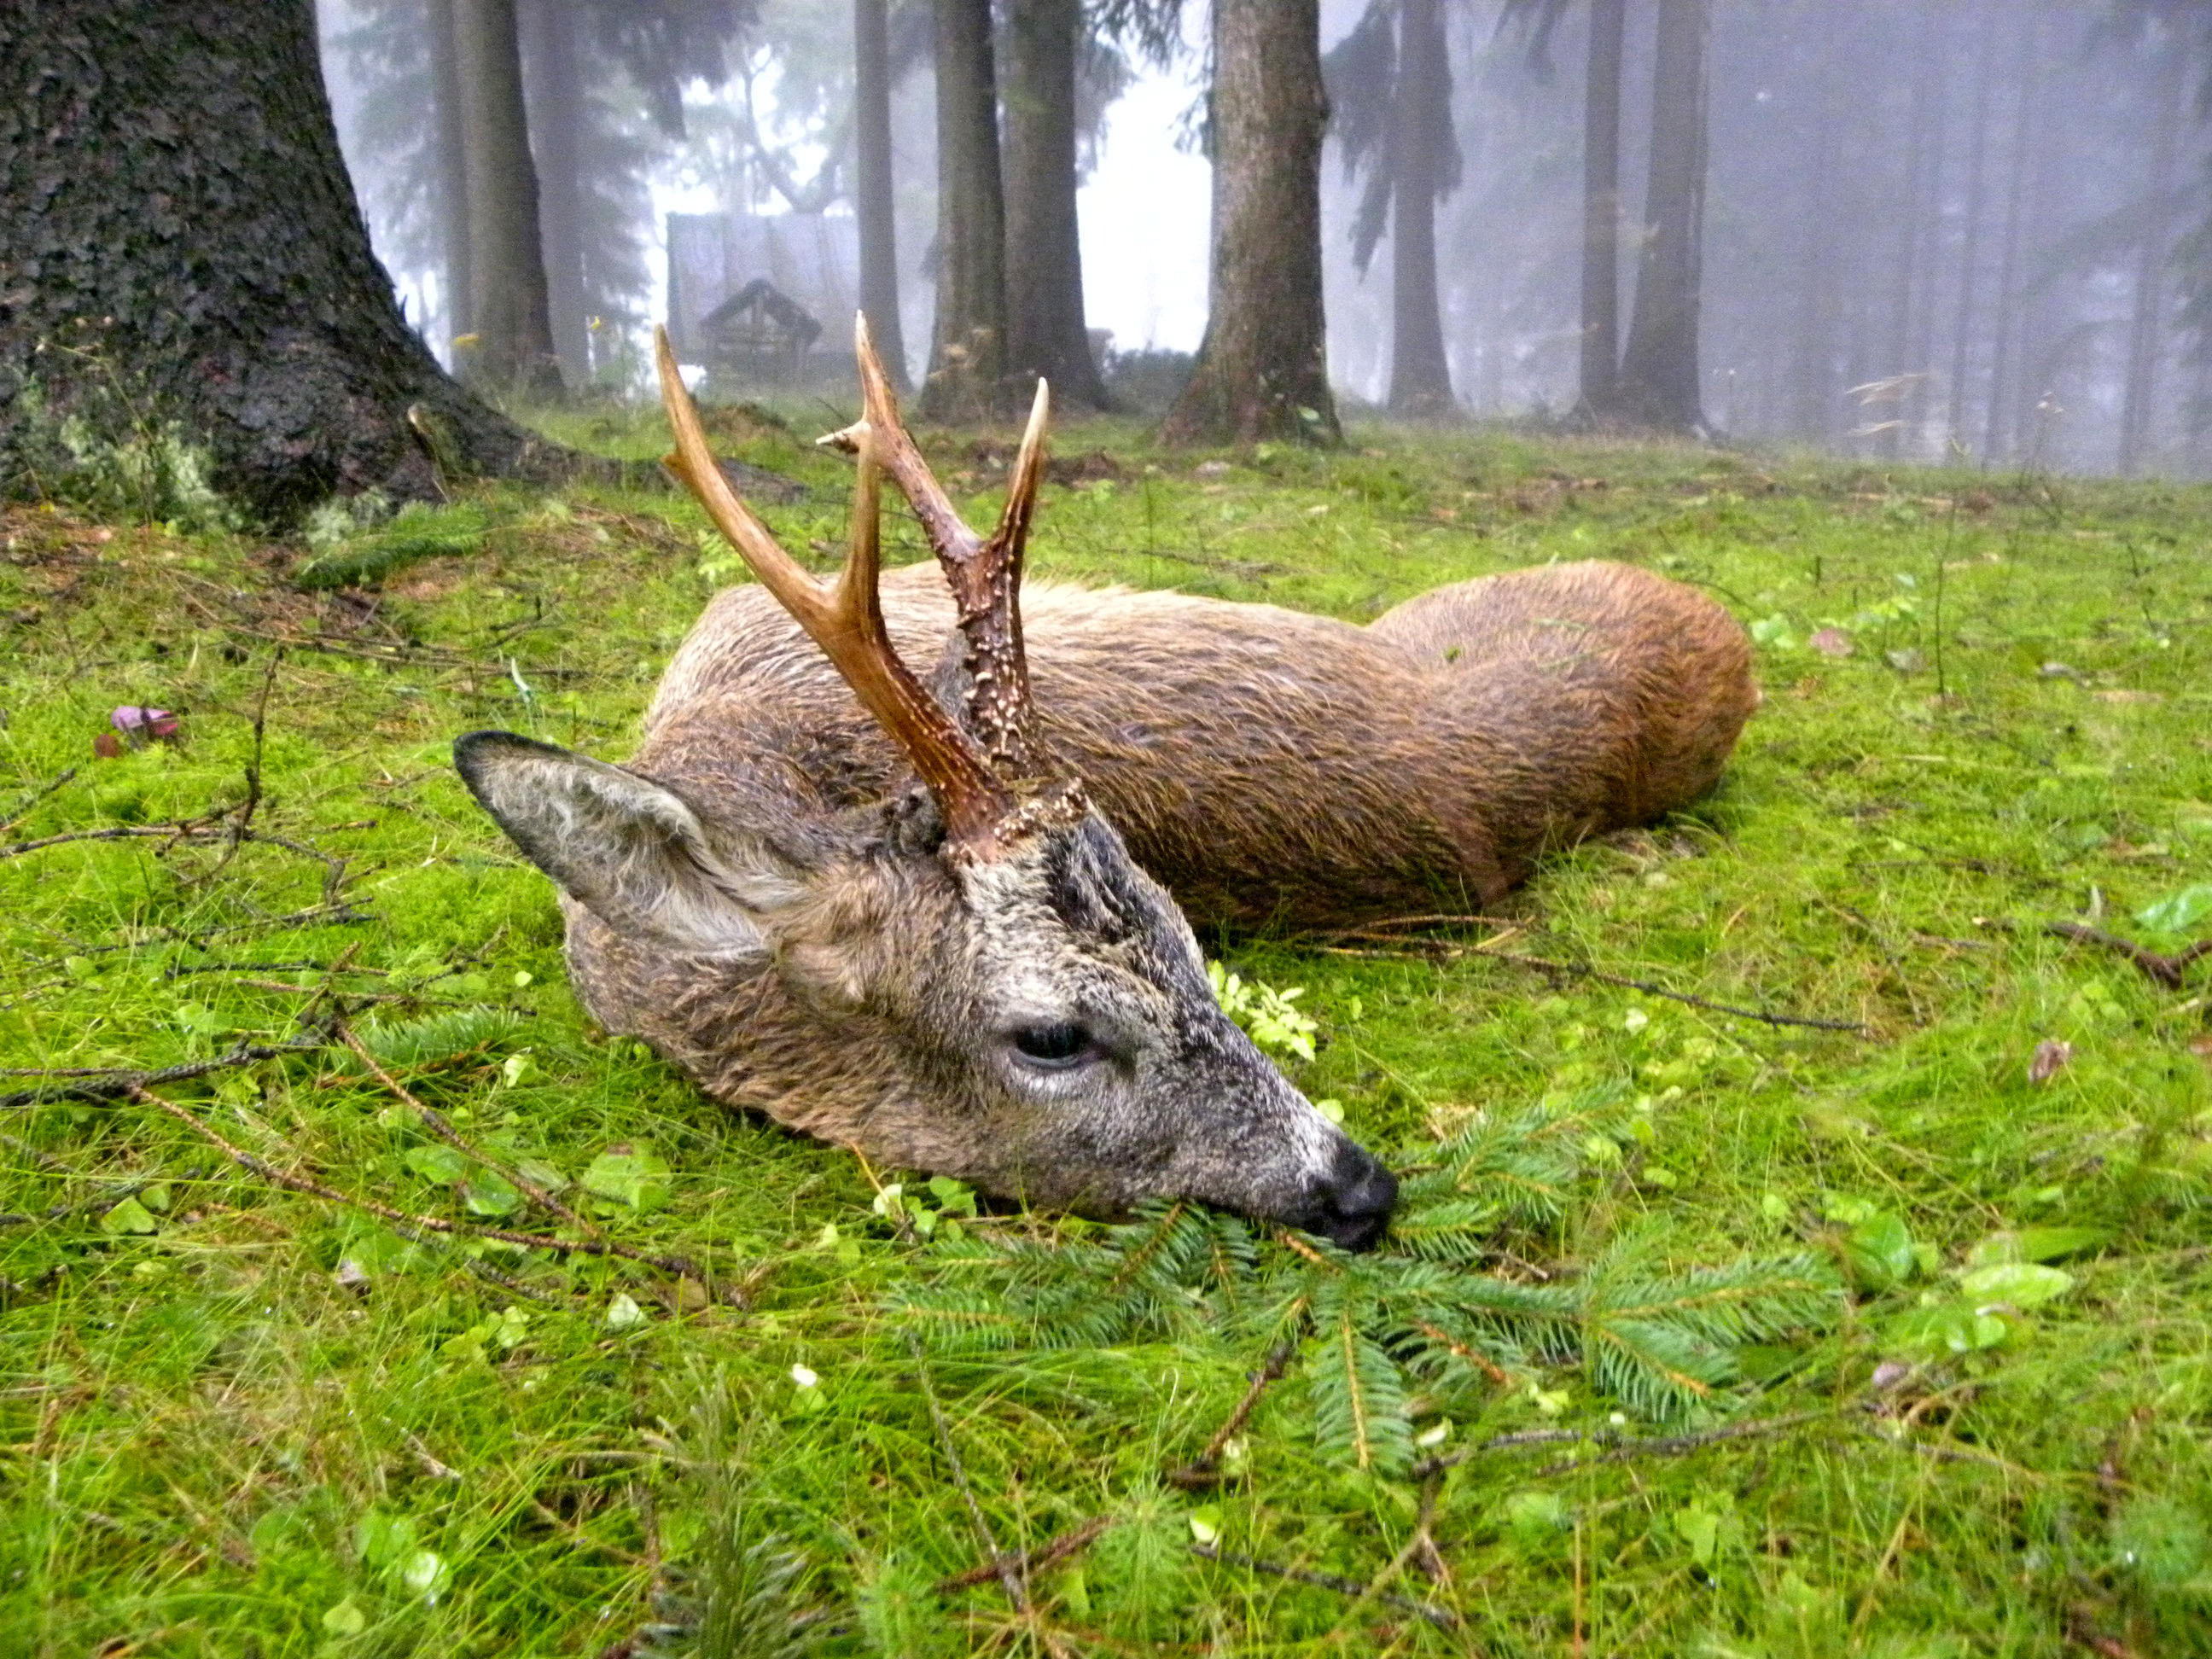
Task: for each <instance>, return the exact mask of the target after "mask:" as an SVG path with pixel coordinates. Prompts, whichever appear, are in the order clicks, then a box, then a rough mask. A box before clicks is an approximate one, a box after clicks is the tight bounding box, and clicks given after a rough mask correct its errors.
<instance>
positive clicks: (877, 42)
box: [853, 0, 907, 392]
mask: <svg viewBox="0 0 2212 1659" xmlns="http://www.w3.org/2000/svg"><path fill="white" fill-rule="evenodd" d="M888 10H889V8H888V6H887V5H886V3H885V0H853V126H854V151H855V155H854V174H855V177H854V185H855V189H854V211H855V213H856V215H857V216H858V218H859V220H860V311H861V313H862V314H863V315H865V316H866V318H867V319H868V331H869V332H870V333H871V334H872V336H873V337H874V338H875V342H876V351H877V353H878V356H881V357H882V358H883V360H884V368H885V369H886V370H887V371H889V373H890V377H891V384H892V385H893V386H895V387H896V388H897V389H898V390H899V391H901V392H904V391H905V390H906V387H907V362H906V331H905V330H904V329H903V328H902V326H901V325H900V322H899V281H898V214H897V200H898V198H897V194H896V188H895V185H894V180H893V177H892V161H891V51H890V21H889V17H888Z"/></svg>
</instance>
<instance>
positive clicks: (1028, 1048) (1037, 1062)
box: [1012, 1021, 1097, 1072]
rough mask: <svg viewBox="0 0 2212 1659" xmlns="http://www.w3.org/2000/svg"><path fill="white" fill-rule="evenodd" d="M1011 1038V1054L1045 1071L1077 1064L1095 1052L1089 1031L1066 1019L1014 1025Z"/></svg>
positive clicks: (1095, 1047)
mask: <svg viewBox="0 0 2212 1659" xmlns="http://www.w3.org/2000/svg"><path fill="white" fill-rule="evenodd" d="M1012 1042H1013V1045H1014V1052H1015V1053H1017V1054H1019V1055H1021V1057H1022V1058H1023V1059H1024V1060H1027V1061H1028V1062H1029V1063H1030V1065H1032V1066H1039V1067H1042V1069H1044V1070H1046V1071H1054V1072H1057V1071H1065V1070H1066V1069H1067V1068H1069V1067H1071V1066H1079V1065H1081V1064H1082V1063H1083V1062H1084V1061H1085V1060H1088V1059H1090V1058H1091V1055H1092V1054H1096V1053H1097V1043H1096V1042H1093V1041H1092V1040H1091V1033H1090V1032H1088V1031H1086V1030H1084V1029H1083V1027H1081V1026H1080V1025H1076V1024H1071V1023H1069V1022H1066V1021H1060V1022H1057V1023H1055V1024H1050V1025H1023V1026H1018V1027H1016V1028H1015V1030H1014V1032H1013V1034H1012Z"/></svg>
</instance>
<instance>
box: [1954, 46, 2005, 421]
mask: <svg viewBox="0 0 2212 1659" xmlns="http://www.w3.org/2000/svg"><path fill="white" fill-rule="evenodd" d="M1976 23H1977V25H1978V27H1979V28H1980V30H1981V35H1982V50H1981V54H1980V58H1979V62H1978V64H1977V65H1976V68H1975V71H1974V140H1973V148H1972V150H1971V151H1970V152H1969V154H1968V156H1967V161H1966V246H1964V247H1962V248H1961V249H1960V251H1959V310H1958V314H1957V321H1956V325H1955V326H1954V329H1953V331H1952V336H1951V402H1950V405H1949V407H1950V447H1951V448H1952V450H1953V451H1954V453H1964V451H1965V449H1966V440H1965V433H1966V361H1967V356H1968V354H1969V353H1970V352H1972V349H1973V343H1974V311H1975V301H1977V300H1978V299H1979V297H1980V295H1981V280H1980V278H1981V263H1982V220H1983V217H1984V209H1985V208H1986V206H1987V205H1988V195H1989V191H1988V179H1989V153H1990V82H1991V81H1992V80H1994V79H1995V78H1996V61H1997V46H1996V41H1997V31H1996V18H1995V17H1994V16H1993V15H1991V14H1990V13H1989V12H1988V11H1987V10H1984V12H1983V14H1982V15H1981V16H1980V17H1978V19H1977V20H1976Z"/></svg>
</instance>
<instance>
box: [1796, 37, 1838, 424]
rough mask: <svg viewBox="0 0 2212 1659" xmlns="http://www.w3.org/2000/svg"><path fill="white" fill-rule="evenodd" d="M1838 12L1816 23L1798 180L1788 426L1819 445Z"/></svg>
mask: <svg viewBox="0 0 2212 1659" xmlns="http://www.w3.org/2000/svg"><path fill="white" fill-rule="evenodd" d="M1836 34H1837V14H1836V12H1835V10H1834V9H1830V10H1829V11H1828V13H1827V15H1826V17H1825V18H1823V20H1822V21H1821V26H1820V63H1821V64H1824V65H1826V73H1825V74H1824V75H1823V76H1821V85H1820V107H1819V111H1818V112H1817V113H1816V114H1815V115H1814V127H1813V164H1812V167H1811V168H1810V170H1809V176H1808V177H1806V178H1805V179H1804V181H1803V189H1804V191H1805V201H1806V205H1807V207H1808V209H1809V211H1808V212H1807V213H1805V214H1804V215H1803V216H1802V217H1803V220H1804V231H1805V270H1804V272H1803V274H1802V276H1800V277H1799V278H1798V280H1797V318H1796V324H1795V325H1793V326H1792V327H1791V329H1790V348H1791V355H1792V357H1793V359H1794V361H1793V362H1792V363H1791V365H1790V368H1791V373H1790V401H1791V404H1792V405H1793V407H1792V410H1791V418H1790V427H1791V428H1792V430H1793V431H1794V433H1795V435H1796V437H1797V438H1798V439H1800V440H1801V441H1803V442H1805V443H1808V444H1812V445H1814V446H1820V445H1825V444H1826V443H1827V442H1828V441H1830V440H1831V439H1832V438H1833V437H1834V436H1835V421H1834V416H1835V414H1836V384H1835V380H1836V335H1837V320H1838V319H1837V313H1838V297H1839V296H1838V293H1837V287H1838V283H1837V277H1838V271H1837V270H1836V267H1837V264H1838V262H1839V260H1840V258H1841V257H1842V248H1841V246H1839V244H1840V241H1841V236H1840V233H1839V228H1838V223H1837V222H1838V219H1839V218H1840V217H1841V216H1842V215H1843V210H1844V204H1843V202H1842V200H1841V199H1840V197H1841V195H1842V191H1843V185H1844V180H1843V179H1841V178H1839V177H1838V170H1837V167H1836V149H1837V146H1838V140H1839V138H1840V137H1841V130H1842V127H1843V123H1844V111H1843V107H1842V106H1843V98H1844V90H1845V82H1847V81H1848V80H1850V78H1851V77H1850V76H1848V75H1847V73H1846V72H1845V70H1844V66H1843V64H1841V62H1840V61H1839V60H1838V52H1837V50H1836V48H1837V40H1836Z"/></svg>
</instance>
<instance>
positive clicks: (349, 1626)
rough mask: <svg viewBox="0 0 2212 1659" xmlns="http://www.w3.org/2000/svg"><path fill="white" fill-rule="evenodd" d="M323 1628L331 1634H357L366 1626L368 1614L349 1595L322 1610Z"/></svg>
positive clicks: (365, 1628) (366, 1627)
mask: <svg viewBox="0 0 2212 1659" xmlns="http://www.w3.org/2000/svg"><path fill="white" fill-rule="evenodd" d="M323 1628H324V1629H325V1630H326V1631H328V1632H330V1633H331V1635H333V1636H358V1635H360V1634H361V1633H362V1632H363V1631H365V1630H367V1629H368V1614H367V1613H363V1612H362V1610H361V1608H360V1607H358V1606H356V1604H355V1601H354V1599H353V1597H351V1596H350V1595H349V1596H348V1597H346V1599H345V1600H344V1601H340V1602H337V1603H336V1604H335V1605H333V1606H332V1607H329V1608H327V1609H326V1610H325V1612H324V1613H323Z"/></svg>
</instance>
